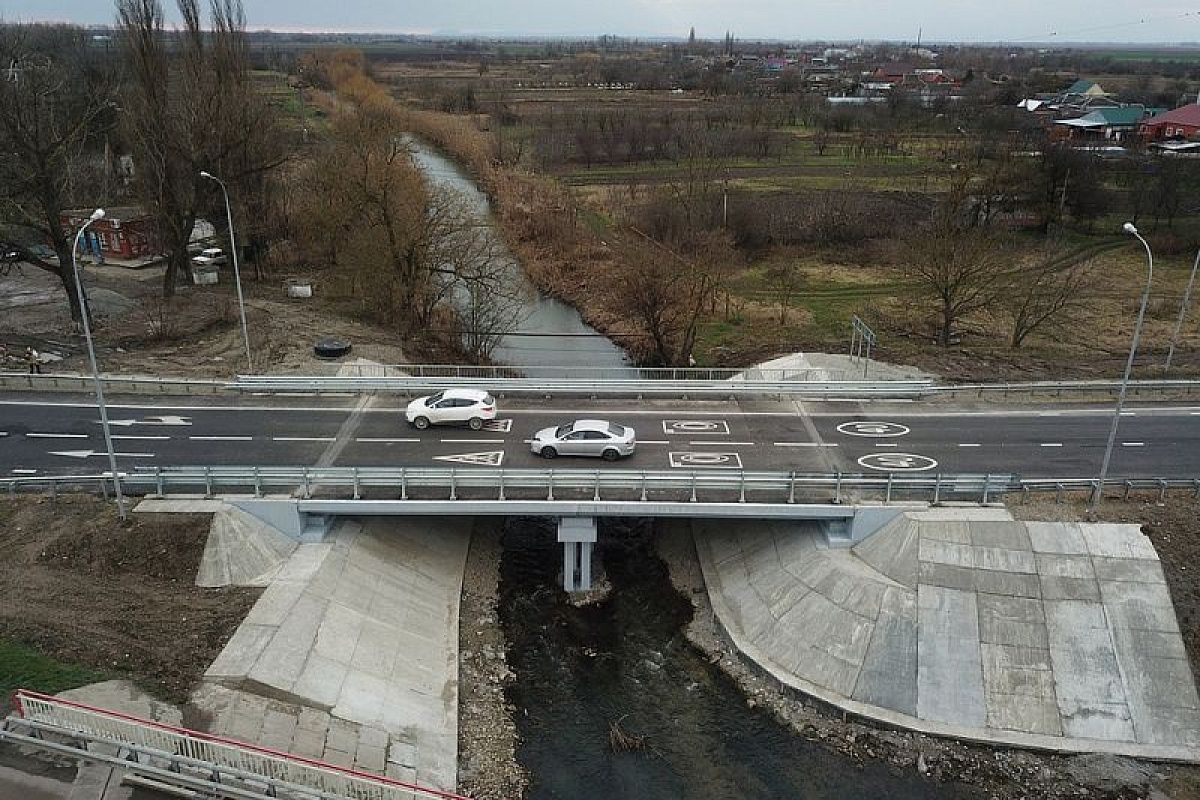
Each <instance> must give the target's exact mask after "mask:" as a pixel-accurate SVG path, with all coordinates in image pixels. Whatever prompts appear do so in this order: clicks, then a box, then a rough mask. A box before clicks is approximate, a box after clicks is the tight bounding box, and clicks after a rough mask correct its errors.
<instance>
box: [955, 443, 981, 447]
mask: <svg viewBox="0 0 1200 800" xmlns="http://www.w3.org/2000/svg"><path fill="white" fill-rule="evenodd" d="M958 446H959V447H979V446H980V445H979V444H977V443H974V442H972V443H970V444H963V443H960V444H959V445H958Z"/></svg>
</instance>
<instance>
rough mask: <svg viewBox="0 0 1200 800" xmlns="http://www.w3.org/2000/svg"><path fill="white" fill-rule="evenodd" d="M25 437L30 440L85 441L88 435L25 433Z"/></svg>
mask: <svg viewBox="0 0 1200 800" xmlns="http://www.w3.org/2000/svg"><path fill="white" fill-rule="evenodd" d="M25 436H26V437H28V438H30V439H86V438H88V436H89V434H86V433H27V434H25Z"/></svg>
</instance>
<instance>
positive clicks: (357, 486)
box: [122, 466, 1200, 503]
mask: <svg viewBox="0 0 1200 800" xmlns="http://www.w3.org/2000/svg"><path fill="white" fill-rule="evenodd" d="M122 482H123V484H124V485H125V486H128V487H130V489H135V488H137V489H141V490H142V491H144V492H148V493H154V494H159V495H165V494H170V493H171V492H172V491H176V492H177V491H180V490H185V489H190V490H193V491H195V490H203V492H204V494H205V495H206V496H212V495H215V494H219V493H221V492H222V491H225V492H228V491H229V490H234V489H240V490H243V491H249V492H251V493H253V494H254V495H255V496H261V495H262V494H263V493H264V492H266V491H271V490H273V491H276V492H278V491H281V490H282V491H287V492H290V493H296V494H298V495H299V496H301V497H304V498H309V497H312V496H313V494H314V492H317V491H320V493H321V494H322V496H323V497H329V496H330V495H331V494H334V493H337V492H340V493H341V494H342V495H344V496H349V497H350V498H352V499H356V500H357V499H362V498H363V497H364V496H365V495H367V494H370V493H372V490H381V489H382V490H387V491H388V492H389V493H392V494H398V496H399V499H401V500H408V499H417V498H429V497H433V498H436V499H447V500H471V499H481V498H482V499H489V500H491V499H494V500H500V501H504V500H509V499H512V500H516V499H531V498H532V499H545V500H549V501H553V500H556V499H557V500H564V501H567V500H573V499H587V500H591V501H593V502H601V501H604V500H611V501H616V500H621V501H626V502H628V501H640V502H657V501H662V500H664V499H673V500H677V501H683V502H691V503H702V502H719V503H728V502H739V503H796V502H800V500H801V498H803V499H805V500H811V499H816V500H818V501H822V502H833V503H839V502H842V501H843V500H845V499H846V496H847V495H853V496H854V497H855V499H862V500H869V499H879V500H882V501H883V502H891V501H892V500H894V499H905V500H913V499H923V500H927V501H928V502H932V503H938V502H941V501H942V500H943V499H946V498H947V497H954V498H956V499H963V498H964V497H966V498H971V499H975V498H978V499H979V501H980V502H983V503H987V502H989V501H990V500H992V499H993V498H995V497H996V496H998V495H1004V494H1013V493H1016V494H1028V493H1032V492H1038V493H1044V492H1055V493H1058V494H1059V495H1061V494H1062V493H1064V492H1071V491H1095V489H1096V485H1097V482H1096V479H1095V478H1032V479H1029V478H1026V479H1022V478H1020V477H1018V476H1016V475H1009V474H1002V475H987V474H983V475H978V474H972V475H942V474H934V475H927V474H921V475H915V474H911V473H908V474H906V473H902V472H890V473H880V474H863V473H831V474H817V473H801V472H794V471H792V472H783V471H746V470H736V469H713V470H690V471H684V470H675V471H660V470H623V469H613V470H606V469H597V470H584V469H567V470H542V469H487V468H464V469H458V468H427V467H409V468H390V467H231V466H195V467H144V468H138V469H137V470H135V471H134V472H131V473H128V474H127V475H126V476H124V477H123V478H122ZM1104 485H1105V489H1106V490H1107V489H1109V488H1112V487H1115V488H1118V489H1121V490H1123V491H1124V492H1125V493H1126V494H1128V493H1129V492H1130V491H1134V490H1144V489H1153V490H1158V491H1161V492H1163V493H1165V492H1166V491H1167V490H1168V489H1187V490H1190V491H1192V492H1194V493H1195V494H1196V495H1197V496H1200V478H1173V479H1172V478H1112V479H1110V480H1107V481H1105V484H1104Z"/></svg>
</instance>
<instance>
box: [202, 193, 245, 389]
mask: <svg viewBox="0 0 1200 800" xmlns="http://www.w3.org/2000/svg"><path fill="white" fill-rule="evenodd" d="M200 177H201V178H208V179H209V180H210V181H216V183H217V185H218V186H220V187H221V194H223V195H224V196H225V218H226V219H227V220H228V222H229V247H230V249H232V250H233V282H234V284H236V285H237V298H238V311H239V312H240V313H241V317H242V339H243V340H244V341H245V343H246V368H247V369H249V370H251V371H253V370H254V360H253V359H252V358H250V331H249V330H248V329H247V328H246V301H245V300H244V299H243V298H242V274H241V272H240V271H239V270H238V252H237V251H238V248H237V240H236V239H235V238H234V236H233V212H232V211H230V210H229V191H228V190H227V189H226V188H225V181H223V180H221V179H220V178H218V177H217V176H216V175H213V174H212V173H209V172H203V171H201V173H200Z"/></svg>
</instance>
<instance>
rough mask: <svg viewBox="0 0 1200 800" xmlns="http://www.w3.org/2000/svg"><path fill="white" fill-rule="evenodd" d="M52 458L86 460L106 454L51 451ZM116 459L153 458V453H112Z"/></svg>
mask: <svg viewBox="0 0 1200 800" xmlns="http://www.w3.org/2000/svg"><path fill="white" fill-rule="evenodd" d="M50 455H52V456H66V457H67V458H88V457H89V456H104V457H106V458H107V457H108V453H105V452H103V451H101V452H99V453H97V452H96V451H95V450H52V451H51V452H50ZM113 455H114V456H116V457H117V458H154V453H113Z"/></svg>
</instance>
